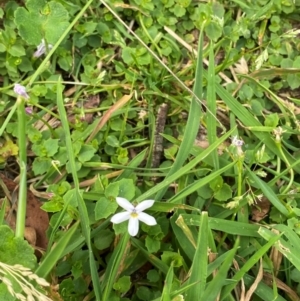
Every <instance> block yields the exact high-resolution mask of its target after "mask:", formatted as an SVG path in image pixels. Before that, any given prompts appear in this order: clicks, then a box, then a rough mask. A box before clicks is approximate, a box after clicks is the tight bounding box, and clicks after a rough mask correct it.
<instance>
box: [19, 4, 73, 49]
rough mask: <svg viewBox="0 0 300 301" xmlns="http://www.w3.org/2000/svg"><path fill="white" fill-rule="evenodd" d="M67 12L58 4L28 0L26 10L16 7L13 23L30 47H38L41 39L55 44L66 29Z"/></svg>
mask: <svg viewBox="0 0 300 301" xmlns="http://www.w3.org/2000/svg"><path fill="white" fill-rule="evenodd" d="M68 19H69V16H68V11H67V10H66V9H65V8H64V6H63V5H62V4H60V3H58V2H55V1H50V2H46V1H44V0H41V1H40V0H28V1H27V2H26V8H24V7H18V8H17V10H16V12H15V23H16V26H17V28H18V30H19V34H20V36H21V37H22V38H23V39H24V40H25V41H26V42H27V43H28V44H30V45H36V46H37V45H39V44H40V43H41V41H42V39H45V40H46V41H47V43H50V44H52V45H53V44H55V43H56V42H57V40H58V39H59V37H60V36H61V35H62V33H63V32H64V31H65V30H66V29H67V27H68V25H69V23H68Z"/></svg>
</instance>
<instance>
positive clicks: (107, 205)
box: [95, 197, 118, 220]
mask: <svg viewBox="0 0 300 301" xmlns="http://www.w3.org/2000/svg"><path fill="white" fill-rule="evenodd" d="M117 208H118V203H117V202H116V201H115V200H113V201H111V200H108V199H107V198H105V197H102V198H100V199H99V201H97V203H96V207H95V218H96V220H99V219H102V218H108V217H109V216H110V215H111V214H113V213H115V212H116V210H117Z"/></svg>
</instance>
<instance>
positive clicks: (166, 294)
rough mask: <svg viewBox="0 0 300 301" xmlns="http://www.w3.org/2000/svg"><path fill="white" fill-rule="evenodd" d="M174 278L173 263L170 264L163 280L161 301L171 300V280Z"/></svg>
mask: <svg viewBox="0 0 300 301" xmlns="http://www.w3.org/2000/svg"><path fill="white" fill-rule="evenodd" d="M173 278H174V269H173V263H172V264H171V266H170V268H169V271H168V273H167V276H166V279H165V282H164V288H163V291H162V295H161V299H160V300H161V301H171V291H172V282H173Z"/></svg>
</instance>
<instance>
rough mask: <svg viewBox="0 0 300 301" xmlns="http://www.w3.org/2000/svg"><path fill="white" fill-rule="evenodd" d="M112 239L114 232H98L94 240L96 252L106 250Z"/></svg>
mask: <svg viewBox="0 0 300 301" xmlns="http://www.w3.org/2000/svg"><path fill="white" fill-rule="evenodd" d="M114 237H115V234H114V232H112V231H111V230H109V229H105V230H102V231H100V232H99V233H98V235H97V236H96V238H95V240H94V243H95V247H96V248H97V249H98V250H104V249H106V248H108V247H109V246H110V245H111V243H112V242H113V240H114Z"/></svg>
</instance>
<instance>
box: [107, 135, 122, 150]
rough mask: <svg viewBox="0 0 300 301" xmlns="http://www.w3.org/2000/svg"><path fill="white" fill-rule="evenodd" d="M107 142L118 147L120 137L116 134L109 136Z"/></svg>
mask: <svg viewBox="0 0 300 301" xmlns="http://www.w3.org/2000/svg"><path fill="white" fill-rule="evenodd" d="M106 143H107V144H108V145H110V146H112V147H118V146H119V145H120V143H119V140H118V138H117V137H116V136H114V135H110V136H108V137H107V138H106Z"/></svg>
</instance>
